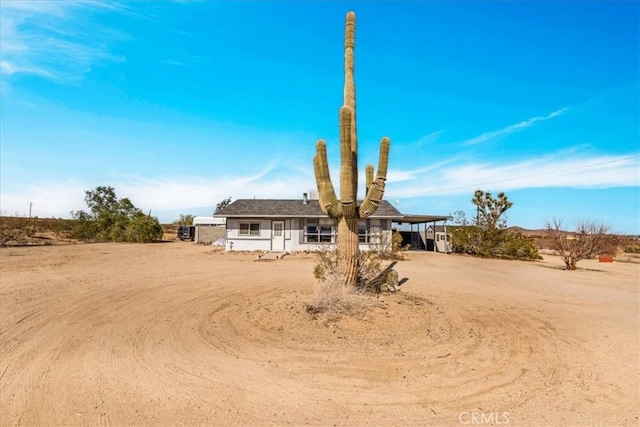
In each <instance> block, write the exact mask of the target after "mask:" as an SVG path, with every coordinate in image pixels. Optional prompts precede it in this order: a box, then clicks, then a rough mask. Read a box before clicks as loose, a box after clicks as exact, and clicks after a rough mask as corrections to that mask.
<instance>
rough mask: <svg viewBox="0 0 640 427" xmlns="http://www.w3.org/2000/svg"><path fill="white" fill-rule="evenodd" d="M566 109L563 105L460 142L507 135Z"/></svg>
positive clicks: (479, 141) (466, 142) (555, 115)
mask: <svg viewBox="0 0 640 427" xmlns="http://www.w3.org/2000/svg"><path fill="white" fill-rule="evenodd" d="M567 111H568V108H566V107H565V108H561V109H559V110H556V111H554V112H552V113H551V114H548V115H546V116H537V117H532V118H530V119H527V120H524V121H521V122H519V123H516V124H514V125H510V126H507V127H506V128H503V129H499V130H495V131H492V132H486V133H483V134H481V135H478V136H476V137H473V138H470V139H467V140H466V141H464V142H463V143H462V144H463V145H467V146H469V145H476V144H481V143H483V142H486V141H489V140H490V139H493V138H496V137H499V136H504V135H509V134H511V133H514V132H518V131H520V130H522V129H526V128H528V127H531V126H533V125H534V124H535V123H538V122H542V121H545V120H549V119H552V118H554V117H557V116H559V115H561V114H564V113H566V112H567Z"/></svg>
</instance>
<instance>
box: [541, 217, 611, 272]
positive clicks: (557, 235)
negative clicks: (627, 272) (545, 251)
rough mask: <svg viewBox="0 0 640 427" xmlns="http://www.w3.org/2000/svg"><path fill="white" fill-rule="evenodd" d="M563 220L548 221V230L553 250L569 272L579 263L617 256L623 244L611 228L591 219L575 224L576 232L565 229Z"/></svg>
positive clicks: (578, 221) (581, 220)
mask: <svg viewBox="0 0 640 427" xmlns="http://www.w3.org/2000/svg"><path fill="white" fill-rule="evenodd" d="M563 222H564V221H563V220H562V218H553V220H551V221H546V224H545V226H546V229H547V234H548V238H549V241H550V242H551V244H552V249H553V250H554V251H556V252H557V253H558V255H560V257H561V258H562V260H563V262H564V264H565V268H566V269H567V270H575V269H576V268H577V266H576V264H577V263H578V261H580V260H583V259H589V258H592V257H594V256H597V255H615V253H616V252H617V250H618V247H619V246H620V243H621V242H622V239H621V237H620V236H619V235H617V234H614V233H611V226H610V225H608V224H604V223H600V222H597V221H594V220H590V219H580V220H577V221H576V222H575V231H573V232H567V231H565V230H564V229H563V228H564V227H563Z"/></svg>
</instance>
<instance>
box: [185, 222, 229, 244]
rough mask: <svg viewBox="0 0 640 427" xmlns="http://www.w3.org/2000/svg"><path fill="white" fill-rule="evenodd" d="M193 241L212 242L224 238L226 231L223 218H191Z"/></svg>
mask: <svg viewBox="0 0 640 427" xmlns="http://www.w3.org/2000/svg"><path fill="white" fill-rule="evenodd" d="M192 224H193V226H194V227H195V235H194V239H193V241H194V242H195V243H213V242H215V241H216V240H220V239H225V238H226V237H227V231H226V228H225V224H226V220H225V219H224V218H214V217H212V216H196V217H194V218H193V223H192Z"/></svg>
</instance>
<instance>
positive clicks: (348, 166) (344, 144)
mask: <svg viewBox="0 0 640 427" xmlns="http://www.w3.org/2000/svg"><path fill="white" fill-rule="evenodd" d="M352 126H353V110H352V109H351V107H348V106H346V105H343V106H342V108H340V161H341V167H340V202H341V203H342V213H343V215H344V216H345V217H346V218H353V217H355V215H356V193H355V192H354V191H353V190H354V188H353V180H354V175H353V169H354V165H353V152H352V151H351V141H352V137H353V132H352Z"/></svg>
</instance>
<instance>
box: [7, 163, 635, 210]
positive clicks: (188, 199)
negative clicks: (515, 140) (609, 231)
mask: <svg viewBox="0 0 640 427" xmlns="http://www.w3.org/2000/svg"><path fill="white" fill-rule="evenodd" d="M639 168H640V154H638V153H635V154H633V153H632V154H628V155H620V156H585V157H581V158H576V157H575V156H567V152H566V151H562V152H556V153H554V154H552V155H548V156H543V157H537V158H529V159H526V160H521V161H516V162H513V163H507V164H504V163H502V164H497V163H463V164H461V163H459V162H457V161H453V160H451V161H443V162H441V163H439V164H438V165H437V166H434V167H429V168H423V169H417V170H412V171H401V170H390V171H389V180H388V186H387V189H386V192H385V193H386V198H387V199H396V198H397V199H402V198H416V197H429V196H436V195H446V196H456V195H463V194H470V193H471V192H473V190H475V189H477V188H482V189H483V190H487V191H493V192H496V191H507V192H508V191H513V190H519V189H525V188H544V187H547V188H554V187H555V188H559V187H564V188H591V189H596V188H597V189H601V188H611V187H637V186H640V177H639V176H638V170H639ZM292 182H293V183H296V186H295V187H292V185H291V183H292ZM98 185H104V183H103V182H100V183H94V182H80V181H77V180H75V181H69V182H45V183H40V184H33V185H31V186H25V187H23V188H21V189H20V192H19V193H3V194H2V214H3V215H13V214H15V213H17V214H19V215H23V214H26V213H27V212H28V206H29V203H30V202H31V203H34V210H33V212H34V215H38V216H40V217H51V216H55V217H68V215H69V212H70V211H72V210H78V209H86V207H85V206H84V202H83V197H84V192H85V191H86V190H89V189H92V188H95V187H96V186H98ZM108 185H111V186H113V187H114V188H115V189H116V193H117V194H118V196H119V197H128V198H130V199H131V200H132V201H133V203H134V204H135V205H136V206H138V207H139V208H141V209H143V210H145V211H149V210H151V211H152V213H153V214H154V215H159V216H160V219H161V221H171V220H173V219H174V218H169V217H162V215H163V214H165V215H167V214H166V213H167V212H172V213H175V212H176V211H180V210H182V211H184V212H187V211H190V212H191V211H194V210H195V211H197V209H200V210H204V211H206V212H208V211H209V210H211V209H213V208H214V207H215V205H216V203H218V202H219V201H220V200H222V199H224V198H226V197H229V196H231V197H232V198H233V199H238V198H253V197H257V198H260V199H262V198H295V197H301V195H302V192H304V191H307V190H309V189H313V188H314V186H315V180H314V179H313V177H311V176H310V175H309V173H308V171H307V172H305V171H299V170H296V169H295V168H290V169H287V170H286V171H283V170H281V166H277V165H275V164H273V165H269V166H265V167H264V168H263V169H262V170H260V171H257V172H253V173H250V174H244V175H242V174H224V175H219V176H214V177H208V178H203V177H201V176H167V177H162V178H157V179H148V178H142V177H132V176H127V177H124V176H121V177H119V178H113V179H111V180H109V184H108ZM336 191H337V192H339V188H337V187H336ZM361 191H362V189H361ZM360 194H362V192H361V193H360Z"/></svg>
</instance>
